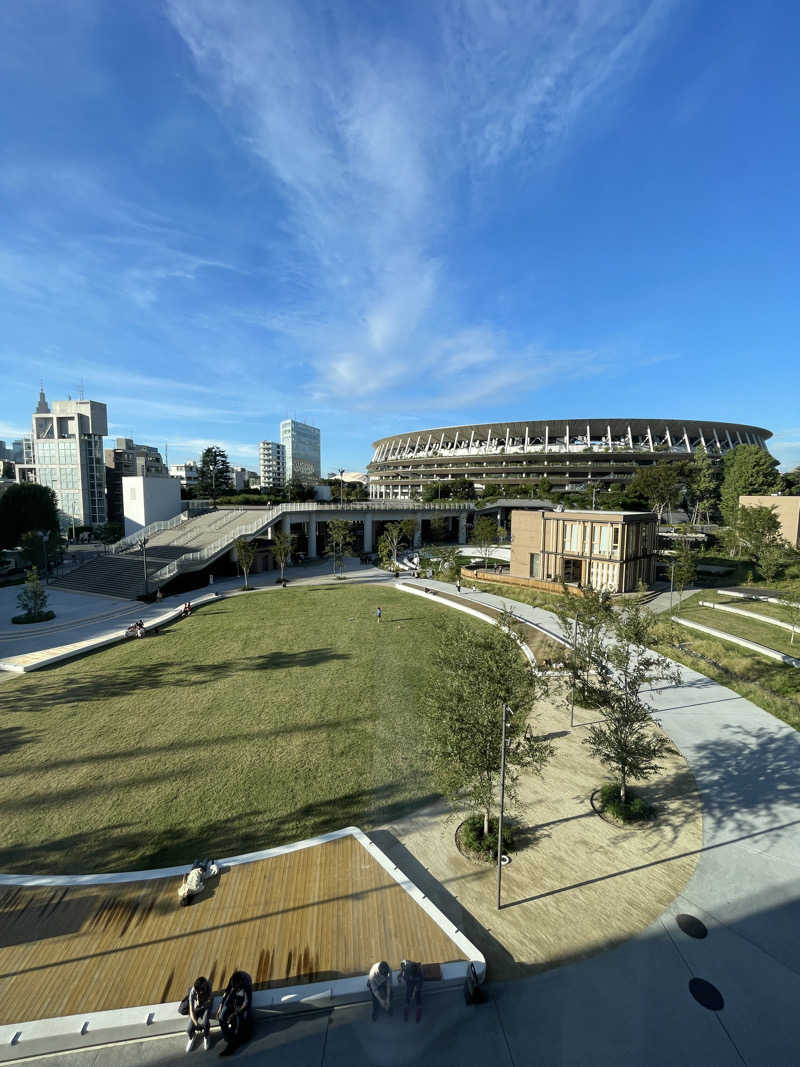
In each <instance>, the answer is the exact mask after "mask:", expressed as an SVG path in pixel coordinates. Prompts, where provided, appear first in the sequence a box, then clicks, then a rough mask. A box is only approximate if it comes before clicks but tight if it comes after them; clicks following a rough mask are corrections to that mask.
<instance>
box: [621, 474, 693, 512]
mask: <svg viewBox="0 0 800 1067" xmlns="http://www.w3.org/2000/svg"><path fill="white" fill-rule="evenodd" d="M685 480H686V464H685V463H684V462H683V460H680V461H678V462H672V461H670V460H664V461H663V462H661V463H654V464H653V465H652V466H650V467H640V468H639V469H638V470H637V472H636V474H635V475H634V476H633V478H632V479H631V483H630V485H629V486H628V492H629V494H630V495H631V496H633V497H638V498H639V499H640V500H643V501H644V502H645V503H646V504H647V507H648V508H649V510H650V511H654V512H655V513H656V514H657V515H658V521H659V522H661V519H662V518H663V515H664V512H665V511H666V510H667V508H669V507H671V506H672V505H673V504H676V503H677V502H678V498H679V495H680V490H681V486H682V485H683V483H684V482H685Z"/></svg>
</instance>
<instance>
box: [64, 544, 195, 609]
mask: <svg viewBox="0 0 800 1067" xmlns="http://www.w3.org/2000/svg"><path fill="white" fill-rule="evenodd" d="M186 551H187V549H186V548H184V547H180V546H177V545H163V546H161V547H160V548H159V549H158V551H156V552H149V551H148V553H147V578H148V582H149V581H150V579H151V578H152V576H153V575H154V574H155V573H156V572H157V571H160V570H161V568H162V567H165V566H166V565H167V564H168V563H171V562H172V561H173V560H174V559H177V558H178V557H179V556H181V555H183V554H184V552H186ZM50 584H51V585H53V586H55V587H56V588H57V589H70V590H72V591H73V592H78V593H99V594H100V595H101V596H116V597H122V598H124V599H126V600H135V599H136V597H137V596H141V595H142V593H144V591H145V578H144V560H143V557H142V553H141V552H124V553H121V554H119V555H116V556H113V555H108V556H100V557H99V558H98V559H95V560H92V561H91V562H90V563H84V564H83V566H82V567H76V568H75V570H74V571H71V572H70V573H69V574H67V575H64V577H63V578H58V579H56V580H55V581H53V582H51V583H50ZM149 588H150V591H151V592H152V589H153V586H152V584H150V585H149Z"/></svg>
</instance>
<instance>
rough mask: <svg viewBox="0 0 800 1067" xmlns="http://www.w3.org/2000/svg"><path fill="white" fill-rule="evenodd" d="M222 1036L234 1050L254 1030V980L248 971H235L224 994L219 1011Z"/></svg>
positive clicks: (218, 1016) (229, 1047)
mask: <svg viewBox="0 0 800 1067" xmlns="http://www.w3.org/2000/svg"><path fill="white" fill-rule="evenodd" d="M217 1018H218V1019H219V1025H220V1029H221V1030H222V1036H223V1037H224V1038H225V1041H226V1042H227V1046H228V1049H230V1050H232V1049H234V1048H236V1047H237V1046H238V1045H241V1044H242V1043H243V1042H244V1041H247V1039H248V1038H249V1037H250V1034H251V1033H252V1031H253V980H252V978H251V977H250V975H249V974H248V973H247V972H246V971H234V972H233V974H232V975H231V977H230V981H229V982H228V985H227V988H226V989H225V992H224V993H223V994H222V1003H221V1004H220V1006H219V1012H218V1013H217Z"/></svg>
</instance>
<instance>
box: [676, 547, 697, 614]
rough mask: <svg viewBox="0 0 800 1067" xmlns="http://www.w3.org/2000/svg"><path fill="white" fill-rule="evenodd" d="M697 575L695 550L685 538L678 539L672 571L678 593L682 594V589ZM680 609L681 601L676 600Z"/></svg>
mask: <svg viewBox="0 0 800 1067" xmlns="http://www.w3.org/2000/svg"><path fill="white" fill-rule="evenodd" d="M696 577H697V550H696V549H694V548H692V546H691V544H690V543H689V542H688V541H686V540H680V541H679V542H678V546H677V556H676V558H675V569H674V571H673V584H674V586H675V588H676V589H677V590H678V593H680V594H682V593H683V591H684V589H685V588H686V587H687V586H688V585H691V584H692V582H693V581H694V580H695V578H696ZM680 610H681V603H680V600H678V611H680Z"/></svg>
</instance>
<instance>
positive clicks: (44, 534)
mask: <svg viewBox="0 0 800 1067" xmlns="http://www.w3.org/2000/svg"><path fill="white" fill-rule="evenodd" d="M49 540H50V531H49V530H42V555H43V557H44V584H45V585H47V579H48V570H47V542H48V541H49Z"/></svg>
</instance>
